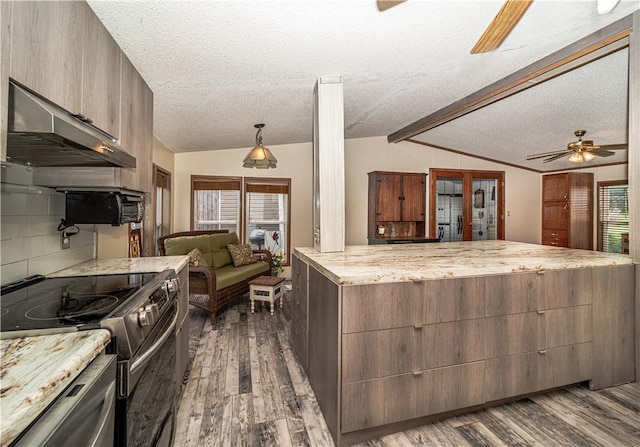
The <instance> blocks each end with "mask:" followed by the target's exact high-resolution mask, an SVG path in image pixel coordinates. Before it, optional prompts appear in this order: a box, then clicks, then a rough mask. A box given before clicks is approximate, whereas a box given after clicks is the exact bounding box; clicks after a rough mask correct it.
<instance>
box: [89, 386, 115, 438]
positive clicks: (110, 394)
mask: <svg viewBox="0 0 640 447" xmlns="http://www.w3.org/2000/svg"><path fill="white" fill-rule="evenodd" d="M115 393H116V384H115V382H112V383H111V385H109V388H107V392H106V393H104V400H105V404H104V405H103V406H102V411H100V419H99V420H100V422H99V423H98V425H99V427H98V429H97V430H96V431H95V434H94V435H93V437H92V438H91V441H89V444H87V446H88V447H96V446H101V445H103V442H102V440H103V438H104V437H105V435H107V433H106V428H107V427H108V425H109V419H110V418H111V416H112V413H113V403H114V402H115V400H116V398H115Z"/></svg>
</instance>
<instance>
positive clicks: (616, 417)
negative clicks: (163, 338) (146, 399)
mask: <svg viewBox="0 0 640 447" xmlns="http://www.w3.org/2000/svg"><path fill="white" fill-rule="evenodd" d="M190 316H191V317H192V321H191V324H192V325H193V326H194V329H195V332H196V334H197V332H200V330H199V329H200V328H202V329H201V335H200V337H199V338H197V335H196V337H194V340H193V341H192V346H193V356H194V359H193V363H192V367H191V371H190V374H189V378H188V380H187V381H186V384H185V386H184V390H183V395H182V399H181V401H180V407H179V410H178V417H177V434H176V439H175V444H174V445H175V446H176V447H186V446H198V447H200V446H331V445H333V440H332V438H331V435H330V434H329V431H328V429H327V426H326V424H325V422H324V419H323V417H322V414H321V412H320V409H319V407H318V403H317V401H316V399H315V396H314V394H313V391H312V390H311V387H310V386H309V382H308V380H307V378H306V375H305V373H304V371H303V370H302V368H301V366H300V365H299V364H298V362H297V360H296V358H295V355H294V354H293V352H292V350H291V346H290V344H289V329H288V322H289V315H288V311H287V308H286V306H285V309H284V310H281V309H280V308H277V309H276V313H275V315H274V316H271V315H270V314H269V310H268V307H267V306H265V307H264V309H261V307H260V306H259V305H256V313H254V314H251V312H250V307H249V300H248V299H247V298H245V299H243V300H241V301H240V302H239V303H237V304H235V305H233V306H230V307H228V308H227V309H226V310H225V311H222V312H221V313H220V314H219V315H218V318H217V321H216V323H215V324H214V325H211V324H210V323H209V319H208V318H207V315H206V314H205V313H204V312H202V311H200V310H199V309H195V308H191V310H190ZM192 332H193V331H192ZM196 347H197V350H196ZM362 445H366V446H380V447H384V446H389V447H391V446H431V447H435V446H442V447H458V446H463V447H464V446H472V447H484V446H544V447H546V446H580V447H581V446H612V447H622V446H640V383H639V382H636V383H632V384H627V385H622V386H619V387H614V388H609V389H605V390H600V391H597V392H594V391H589V390H588V389H586V388H584V387H580V386H573V387H568V388H566V389H562V390H558V391H554V392H551V393H548V394H543V395H539V396H534V397H531V398H527V399H524V400H521V401H518V402H514V403H511V404H507V405H502V406H498V407H494V408H491V409H486V410H483V411H479V412H476V413H473V414H469V415H465V416H460V417H455V418H450V419H446V420H443V421H440V422H436V423H434V424H429V425H424V426H421V427H418V428H416V429H412V430H407V431H405V432H400V433H396V434H393V435H389V436H385V437H382V438H378V439H375V440H372V441H368V442H367V443H365V444H362Z"/></svg>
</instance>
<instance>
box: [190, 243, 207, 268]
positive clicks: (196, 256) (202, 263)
mask: <svg viewBox="0 0 640 447" xmlns="http://www.w3.org/2000/svg"><path fill="white" fill-rule="evenodd" d="M187 256H189V265H193V266H194V267H209V265H208V264H207V260H206V259H204V255H203V254H202V252H201V251H200V250H198V249H197V248H194V249H193V250H191V251H190V252H189V254H188V255H187Z"/></svg>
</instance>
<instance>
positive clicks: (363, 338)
mask: <svg viewBox="0 0 640 447" xmlns="http://www.w3.org/2000/svg"><path fill="white" fill-rule="evenodd" d="M484 334H485V322H484V320H482V319H477V320H465V321H459V322H451V323H440V324H431V325H426V326H417V327H408V328H396V329H387V330H380V331H370V332H355V333H351V334H345V335H343V336H342V381H343V383H348V382H355V381H358V380H365V379H374V378H379V377H384V376H389V375H394V374H403V373H409V372H411V371H417V370H424V369H432V368H438V367H442V366H449V365H456V364H461V363H468V362H474V361H478V360H483V359H484V340H485V335H484ZM447 347H449V348H447ZM453 347H455V348H453Z"/></svg>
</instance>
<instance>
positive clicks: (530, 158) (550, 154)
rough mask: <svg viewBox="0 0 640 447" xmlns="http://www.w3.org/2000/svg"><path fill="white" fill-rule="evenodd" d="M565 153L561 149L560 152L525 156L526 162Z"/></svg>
mask: <svg viewBox="0 0 640 447" xmlns="http://www.w3.org/2000/svg"><path fill="white" fill-rule="evenodd" d="M566 153H567V151H566V150H564V149H563V150H561V151H553V152H544V153H542V154H533V155H527V160H535V159H536V158H544V157H550V156H554V155H565V154H566Z"/></svg>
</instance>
